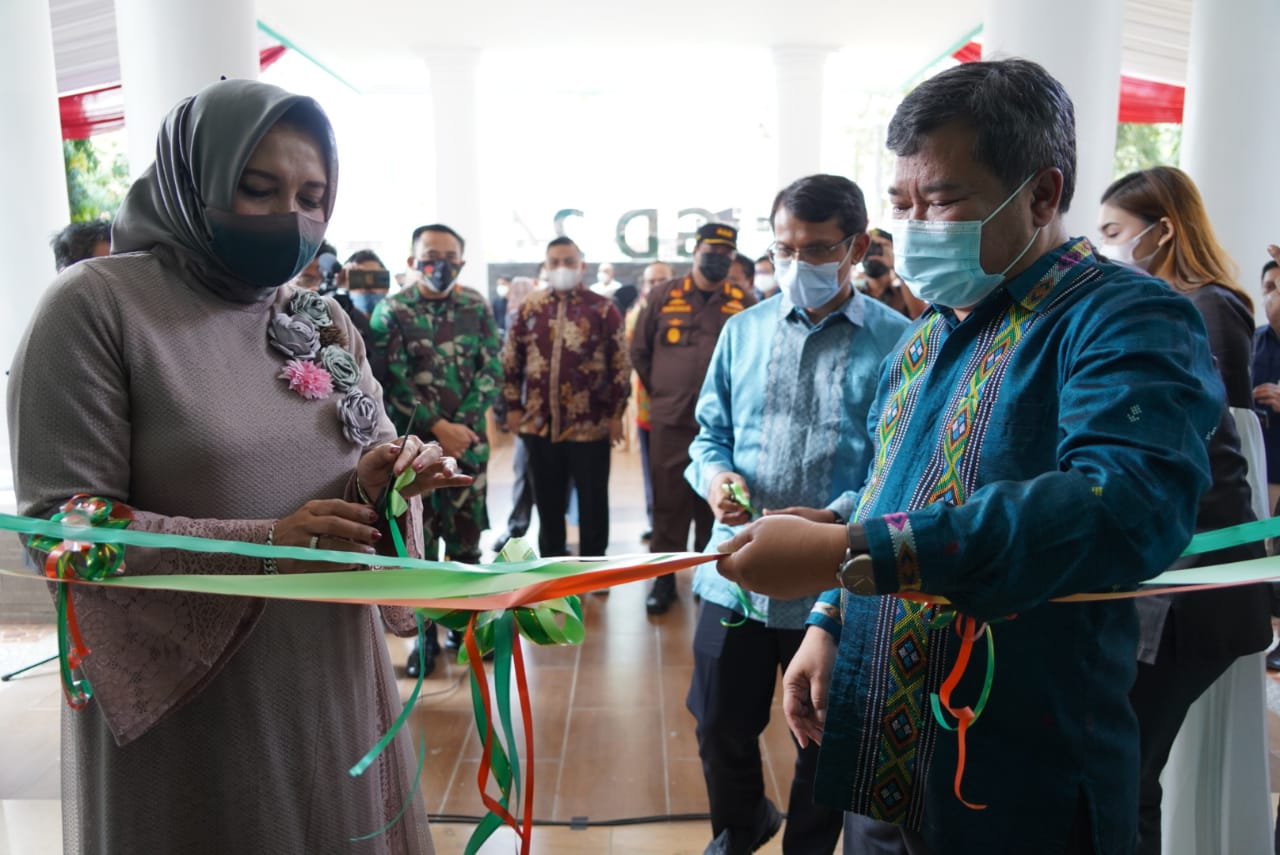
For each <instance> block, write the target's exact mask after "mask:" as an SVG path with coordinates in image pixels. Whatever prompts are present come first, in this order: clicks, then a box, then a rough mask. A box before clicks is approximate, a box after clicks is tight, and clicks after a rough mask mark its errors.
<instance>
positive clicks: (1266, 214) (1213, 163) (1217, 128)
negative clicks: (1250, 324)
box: [1181, 0, 1280, 319]
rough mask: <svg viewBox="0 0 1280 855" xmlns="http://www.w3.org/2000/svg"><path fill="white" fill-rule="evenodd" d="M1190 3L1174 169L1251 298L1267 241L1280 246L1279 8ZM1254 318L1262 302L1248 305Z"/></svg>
mask: <svg viewBox="0 0 1280 855" xmlns="http://www.w3.org/2000/svg"><path fill="white" fill-rule="evenodd" d="M1225 5H1226V6H1227V7H1229V9H1230V12H1229V13H1228V12H1227V9H1226V8H1223V7H1222V6H1221V5H1220V4H1218V3H1209V2H1205V0H1196V2H1194V3H1192V4H1191V49H1190V52H1189V55H1188V57H1187V93H1186V109H1185V112H1184V114H1183V124H1182V155H1181V157H1182V164H1181V165H1182V168H1183V169H1185V170H1186V171H1187V173H1188V174H1190V175H1191V178H1192V179H1193V180H1194V181H1195V182H1196V185H1197V186H1198V187H1199V188H1200V193H1201V194H1202V195H1203V196H1204V201H1205V205H1206V206H1207V207H1208V209H1209V219H1210V220H1211V221H1212V222H1213V229H1214V232H1216V233H1217V236H1218V240H1219V241H1221V242H1222V245H1223V247H1224V248H1225V249H1226V250H1227V252H1228V253H1230V254H1231V257H1232V258H1234V259H1235V261H1236V263H1237V264H1239V265H1240V284H1241V285H1242V286H1243V287H1244V288H1245V289H1246V290H1247V291H1249V292H1250V293H1252V294H1254V295H1255V296H1256V295H1258V293H1259V279H1260V273H1261V271H1262V265H1263V264H1264V263H1265V262H1266V261H1267V260H1268V256H1267V252H1266V247H1267V244H1272V243H1280V223H1277V221H1276V218H1275V217H1274V216H1273V215H1272V213H1271V212H1270V210H1269V209H1270V207H1271V200H1272V199H1275V198H1276V196H1277V195H1280V171H1277V168H1276V166H1277V164H1276V152H1277V150H1278V148H1277V140H1280V105H1278V104H1277V101H1276V97H1277V94H1280V66H1278V65H1277V64H1276V59H1275V56H1276V39H1277V37H1280V3H1277V2H1276V0H1233V1H1232V2H1231V3H1229V4H1225ZM1254 302H1255V303H1256V306H1255V308H1256V309H1257V312H1258V317H1259V319H1261V318H1262V314H1261V313H1262V301H1261V300H1255V301H1254Z"/></svg>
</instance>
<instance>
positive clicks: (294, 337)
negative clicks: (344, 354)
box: [267, 312, 320, 359]
mask: <svg viewBox="0 0 1280 855" xmlns="http://www.w3.org/2000/svg"><path fill="white" fill-rule="evenodd" d="M267 341H269V342H270V343H271V346H272V347H274V348H275V349H276V350H278V351H280V352H281V353H283V354H284V355H285V356H287V357H289V358H290V359H314V358H315V355H316V354H317V353H319V352H320V334H319V333H317V332H316V325H315V324H314V323H312V322H311V318H309V317H308V316H306V315H286V314H285V313H284V312H277V313H276V316H275V317H274V318H272V319H271V325H270V326H268V327H267Z"/></svg>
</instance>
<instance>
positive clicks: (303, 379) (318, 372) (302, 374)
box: [280, 359, 333, 401]
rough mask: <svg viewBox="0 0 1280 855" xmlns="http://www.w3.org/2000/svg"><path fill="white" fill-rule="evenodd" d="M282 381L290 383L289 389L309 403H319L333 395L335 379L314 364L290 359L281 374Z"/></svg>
mask: <svg viewBox="0 0 1280 855" xmlns="http://www.w3.org/2000/svg"><path fill="white" fill-rule="evenodd" d="M280 379H281V380H288V381H289V389H290V390H291V391H293V392H297V393H298V394H299V395H301V396H302V397H304V398H306V399H307V400H308V401H319V400H321V399H323V398H327V397H329V396H330V395H332V394H333V378H332V377H330V376H329V372H328V371H325V370H324V369H323V368H321V367H320V366H319V365H316V364H315V363H314V362H307V361H304V360H301V359H290V360H289V361H288V362H286V363H285V364H284V370H283V371H281V372H280Z"/></svg>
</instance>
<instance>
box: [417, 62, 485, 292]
mask: <svg viewBox="0 0 1280 855" xmlns="http://www.w3.org/2000/svg"><path fill="white" fill-rule="evenodd" d="M480 55H481V52H480V50H479V49H478V48H457V49H454V50H443V49H442V50H431V51H428V52H427V53H426V54H425V59H426V62H427V67H428V68H429V69H430V71H431V103H432V106H433V113H432V119H433V127H434V129H435V130H434V133H435V146H436V163H435V167H436V213H435V219H436V220H437V221H438V222H441V223H444V224H445V225H447V226H449V227H450V228H452V229H455V230H456V231H457V232H458V233H459V234H461V235H462V236H463V237H464V238H466V241H467V249H466V254H467V269H466V270H465V271H463V273H462V275H461V277H459V280H460V281H461V282H462V284H464V285H467V286H469V287H471V288H474V289H476V290H477V291H479V292H480V293H481V294H484V295H486V296H487V295H488V293H489V262H488V257H487V256H486V255H485V245H484V220H483V218H482V212H481V205H480V159H479V156H478V154H477V152H478V150H479V148H480V111H479V109H478V104H479V101H480ZM417 225H421V223H419V224H417ZM406 254H407V253H406Z"/></svg>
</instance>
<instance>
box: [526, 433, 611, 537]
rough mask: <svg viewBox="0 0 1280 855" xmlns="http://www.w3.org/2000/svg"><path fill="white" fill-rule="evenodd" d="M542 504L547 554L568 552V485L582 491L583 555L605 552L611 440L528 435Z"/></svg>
mask: <svg viewBox="0 0 1280 855" xmlns="http://www.w3.org/2000/svg"><path fill="white" fill-rule="evenodd" d="M521 439H523V440H524V442H525V445H526V447H527V448H528V451H529V469H530V471H531V472H532V474H533V499H534V503H535V504H536V505H537V508H538V520H539V522H540V526H541V527H540V528H539V530H538V551H539V553H540V554H541V555H542V556H543V557H544V558H548V557H552V556H555V555H567V554H568V551H567V547H566V545H565V523H564V515H565V511H566V510H568V506H569V500H568V498H569V483H570V481H571V480H572V482H573V485H574V487H575V488H576V489H577V491H578V535H579V543H578V554H579V555H604V553H605V549H606V548H607V547H608V546H609V460H610V457H609V449H610V443H609V440H607V439H601V440H594V441H591V442H552V441H551V440H549V439H547V438H546V437H542V436H529V435H524V436H522V437H521Z"/></svg>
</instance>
